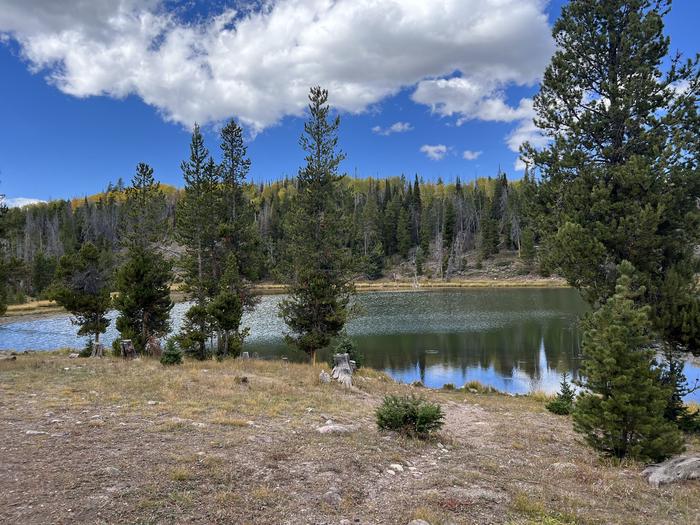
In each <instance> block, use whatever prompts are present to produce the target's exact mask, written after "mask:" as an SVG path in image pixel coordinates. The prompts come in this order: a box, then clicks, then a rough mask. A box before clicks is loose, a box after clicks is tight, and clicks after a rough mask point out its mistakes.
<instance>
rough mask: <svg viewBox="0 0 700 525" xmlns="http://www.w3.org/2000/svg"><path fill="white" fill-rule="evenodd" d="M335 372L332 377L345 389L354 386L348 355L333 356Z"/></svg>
mask: <svg viewBox="0 0 700 525" xmlns="http://www.w3.org/2000/svg"><path fill="white" fill-rule="evenodd" d="M333 363H334V366H333V371H332V372H331V377H332V378H333V379H335V380H336V381H338V383H340V384H341V385H343V386H345V387H351V386H352V372H353V370H352V366H351V365H350V356H349V355H348V354H335V355H334V356H333Z"/></svg>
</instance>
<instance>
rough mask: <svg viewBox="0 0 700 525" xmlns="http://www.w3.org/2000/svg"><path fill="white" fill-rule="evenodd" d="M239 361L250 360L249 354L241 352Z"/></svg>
mask: <svg viewBox="0 0 700 525" xmlns="http://www.w3.org/2000/svg"><path fill="white" fill-rule="evenodd" d="M241 359H250V354H249V353H248V352H241Z"/></svg>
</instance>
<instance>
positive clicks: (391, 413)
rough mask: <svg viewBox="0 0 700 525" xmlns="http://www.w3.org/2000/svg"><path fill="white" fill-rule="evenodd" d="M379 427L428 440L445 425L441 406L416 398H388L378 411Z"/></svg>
mask: <svg viewBox="0 0 700 525" xmlns="http://www.w3.org/2000/svg"><path fill="white" fill-rule="evenodd" d="M376 417H377V426H378V427H379V428H380V429H382V430H396V431H398V432H401V433H403V434H406V435H408V436H410V437H418V438H422V439H424V438H427V437H429V436H430V434H432V433H433V432H436V431H438V430H440V429H441V428H442V426H443V425H444V419H445V415H444V413H443V412H442V408H441V407H440V405H438V404H435V403H430V402H429V401H426V400H425V399H424V398H422V397H416V396H413V395H411V396H386V397H385V398H384V401H383V402H382V404H381V405H380V406H379V408H377V411H376Z"/></svg>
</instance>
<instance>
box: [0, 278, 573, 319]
mask: <svg viewBox="0 0 700 525" xmlns="http://www.w3.org/2000/svg"><path fill="white" fill-rule="evenodd" d="M462 288H551V289H554V288H569V285H568V284H567V283H566V281H564V280H563V279H561V278H558V277H547V278H545V277H521V278H515V279H510V278H506V279H503V278H492V279H488V278H480V279H460V280H451V281H438V280H435V281H433V280H427V279H424V280H420V281H417V282H414V281H412V280H410V281H409V280H395V281H390V280H378V281H359V282H356V283H355V290H356V291H357V293H369V292H389V291H404V292H410V291H413V292H424V291H431V290H449V289H462ZM285 289H286V286H285V285H284V284H279V283H258V284H256V285H254V286H253V290H255V293H257V294H259V295H277V294H283V293H284V292H285ZM171 297H172V300H173V302H175V303H180V302H184V301H186V300H187V299H186V297H185V294H183V293H182V292H180V291H179V290H173V291H172V293H171ZM63 313H67V312H66V310H65V309H64V308H63V307H61V306H58V305H57V304H56V303H55V302H53V301H49V300H40V301H31V302H28V303H24V304H13V305H9V306H8V307H7V312H5V315H3V316H0V325H2V324H9V323H12V322H15V321H16V320H22V321H26V320H33V319H37V318H43V317H50V316H52V315H57V314H63Z"/></svg>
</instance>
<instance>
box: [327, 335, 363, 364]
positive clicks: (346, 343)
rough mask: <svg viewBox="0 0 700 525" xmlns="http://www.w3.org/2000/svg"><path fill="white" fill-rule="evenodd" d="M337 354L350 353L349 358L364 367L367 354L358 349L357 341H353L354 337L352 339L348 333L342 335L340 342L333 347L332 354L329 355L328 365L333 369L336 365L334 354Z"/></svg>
mask: <svg viewBox="0 0 700 525" xmlns="http://www.w3.org/2000/svg"><path fill="white" fill-rule="evenodd" d="M335 354H348V359H350V361H355V366H356V367H357V368H362V365H363V364H364V360H365V356H363V355H362V354H361V353H359V352H358V351H357V347H356V346H355V343H353V342H352V339H350V337H348V335H347V334H346V333H343V334H342V335H341V336H340V338H339V339H338V343H337V344H336V345H335V347H333V350H332V351H331V355H330V356H329V357H328V366H329V367H330V368H331V370H332V369H333V367H334V366H335V362H334V361H333V356H334V355H335Z"/></svg>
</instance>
